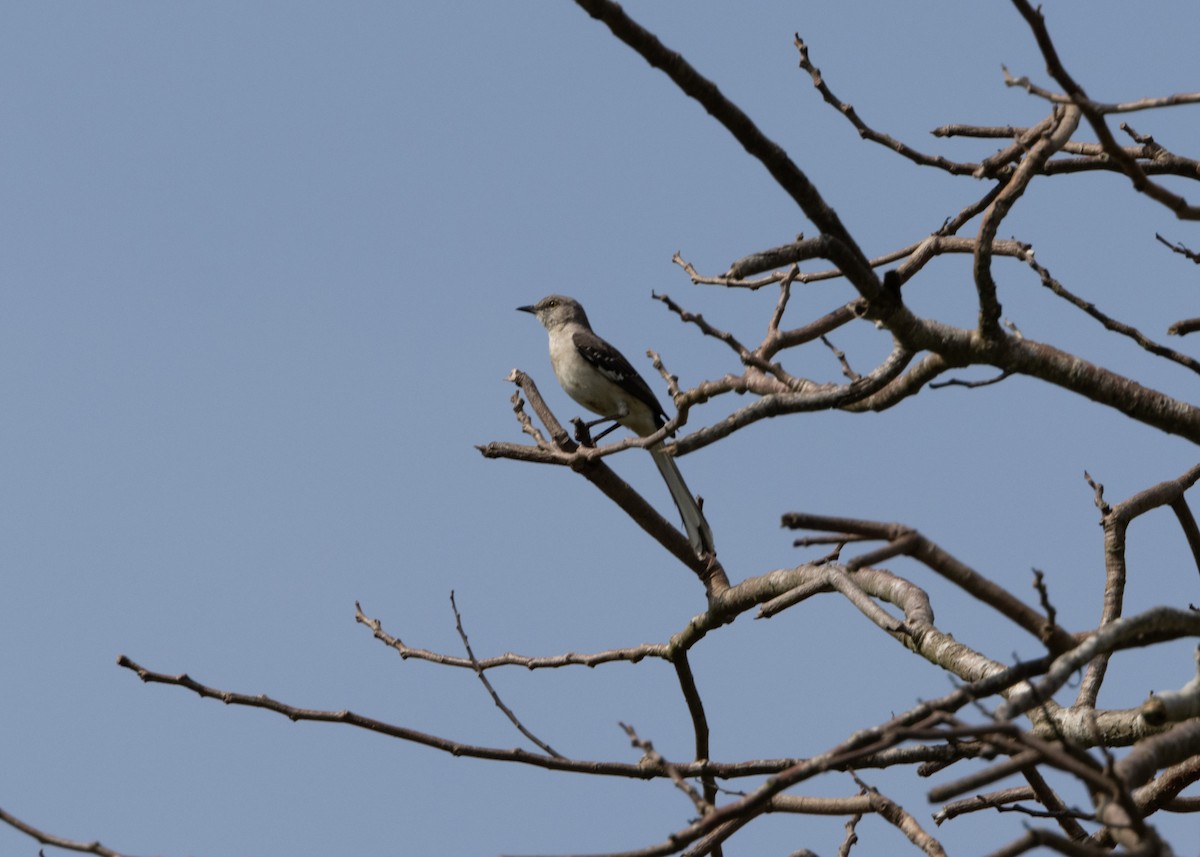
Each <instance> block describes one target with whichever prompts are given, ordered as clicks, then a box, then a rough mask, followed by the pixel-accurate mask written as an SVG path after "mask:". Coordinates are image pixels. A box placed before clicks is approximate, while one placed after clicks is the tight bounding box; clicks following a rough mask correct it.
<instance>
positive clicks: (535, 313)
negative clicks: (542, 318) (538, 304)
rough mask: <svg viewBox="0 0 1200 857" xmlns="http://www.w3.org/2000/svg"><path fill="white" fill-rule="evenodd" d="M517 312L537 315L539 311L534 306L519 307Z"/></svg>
mask: <svg viewBox="0 0 1200 857" xmlns="http://www.w3.org/2000/svg"><path fill="white" fill-rule="evenodd" d="M517 312H529V313H533V314H534V315H537V310H536V309H535V308H534V307H532V306H519V307H517Z"/></svg>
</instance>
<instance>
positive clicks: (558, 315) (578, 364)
mask: <svg viewBox="0 0 1200 857" xmlns="http://www.w3.org/2000/svg"><path fill="white" fill-rule="evenodd" d="M517 309H519V310H520V311H522V312H528V313H533V314H534V315H535V316H537V320H538V321H540V322H541V323H542V325H543V326H544V327H545V328H546V331H547V332H548V333H549V334H550V365H551V366H553V367H554V375H555V377H557V378H558V383H559V384H561V385H562V388H563V389H564V390H565V391H566V392H567V395H568V396H570V397H571V398H572V399H574V400H575V401H576V402H578V403H579V404H581V405H583V406H584V407H585V408H587V409H588V410H589V411H592V412H593V413H596V414H599V415H600V417H601V419H600V420H598V421H597V422H604V421H605V420H615V421H616V422H618V423H620V424H621V425H623V426H625V427H626V428H628V429H631V430H633V431H634V432H636V433H637V434H638V435H640V436H641V437H646V436H647V435H651V434H654V432H656V431H658V430H659V429H660V428H662V426H663V424H664V423H666V419H667V416H666V412H664V411H663V409H662V405H660V404H659V403H658V399H656V398H655V397H654V393H653V392H651V390H650V386H649V385H648V384H647V383H646V382H645V380H643V378H642V376H641V375H639V374H638V372H637V370H636V369H634V368H633V366H632V365H630V363H629V361H628V360H626V359H625V356H624V355H623V354H621V352H620V351H618V350H617V349H615V348H613V347H612V346H611V345H609V344H608V343H607V342H605V341H604V340H603V339H601V338H600V337H599V336H597V335H596V334H595V333H594V332H593V331H592V326H591V325H590V324H588V318H587V314H586V313H584V311H583V307H581V306H580V305H579V302H578V301H576V300H574V299H573V298H568V297H564V296H563V295H547V296H546V297H544V298H542V299H541V300H540V301H538V302H537V303H536V304H534V305H533V306H523V307H517ZM649 452H650V456H651V457H652V458H653V459H654V463H655V464H656V465H658V471H659V472H660V473H661V474H662V477H663V480H664V481H666V483H667V488H668V490H670V492H671V499H672V500H674V501H675V505H676V506H677V507H678V508H679V514H680V516H681V517H682V518H683V528H684V530H686V531H687V537H688V541H689V542H690V543H691V545H692V550H694V551H695V552H696V555H697V556H700V557H703V556H704V555H705V554H711V553H713V537H712V530H710V529H709V527H708V522H707V521H706V520H704V513H703V512H702V511H700V505H699V504H698V503H697V502H696V498H695V497H694V496H692V492H691V491H689V490H688V487H687V483H685V482H684V481H683V476H682V474H680V472H679V467H678V466H677V465H676V464H675V458H674V457H673V456H671V455H668V454H667V453H666V452H665V451H664V450H663V449H662V446H661V444H656V445H655V446H654V447H652V448H651V449H650V450H649Z"/></svg>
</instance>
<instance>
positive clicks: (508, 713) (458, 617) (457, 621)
mask: <svg viewBox="0 0 1200 857" xmlns="http://www.w3.org/2000/svg"><path fill="white" fill-rule="evenodd" d="M450 609H451V610H453V611H454V627H455V629H457V631H458V636H459V639H461V640H462V644H463V648H464V649H466V650H467V657H468V658H469V659H470V661H471V666H472V667H473V668H474V670H475V675H476V677H478V679H479V682H480V684H482V685H483V687H484V689H485V690H486V691H487V692H488V695H489V696H490V697H491V698H492V702H493V703H495V705H496V707H497V708H499V709H500V710H501V711H502V712H503V713H504V716H505V717H507V718H508V720H509V722H510V723H512V725H513V726H515V727H517V731H518V732H520V733H521V734H522V735H524V736H525V737H526V738H528V739H529V740H530V741H532V742H533V743H534V744H536V745H537V746H538V748H539V749H541V750H542V752H544V753H546V755H548V756H553V757H554V758H555V759H562V758H565V757H564V756H563V755H562V754H561V753H559V752H558V751H556V750H555V749H554V748H553V747H551V746H550V745H549V744H547V743H546V742H545V741H543V740H542V739H540V738H538V737H537V736H536V735H534V734H533V733H532V732H530V731H529V730H528V729H527V728H525V724H523V723H522V722H521V721H520V719H519V718H518V717H517V715H516V714H515V713H513V710H512V709H511V708H509V707H508V706H507V705H505V704H504V701H503V700H502V699H500V694H498V693H496V689H495V688H494V687H492V683H491V682H490V681H488V677H487V676H486V675H484V673H483V669H482V668H481V667H480V666H479V661H478V660H477V659H476V657H475V652H473V651H472V650H471V641H470V640H469V639H467V632H466V630H464V629H463V623H462V614H461V613H459V612H458V603H457V602H456V601H455V600H454V590H450Z"/></svg>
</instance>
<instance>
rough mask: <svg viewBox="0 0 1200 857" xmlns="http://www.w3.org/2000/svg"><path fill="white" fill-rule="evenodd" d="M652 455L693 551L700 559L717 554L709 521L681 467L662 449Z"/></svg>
mask: <svg viewBox="0 0 1200 857" xmlns="http://www.w3.org/2000/svg"><path fill="white" fill-rule="evenodd" d="M650 455H651V456H652V457H653V458H654V463H655V464H656V465H658V472H659V473H661V474H662V478H663V481H664V482H666V483H667V489H668V490H669V491H670V492H671V499H672V500H674V501H675V505H676V507H678V509H679V515H680V517H681V518H683V528H684V530H685V531H686V532H687V537H688V541H689V542H690V543H691V545H692V550H694V551H695V552H696V556H699V557H702V556H704V555H705V554H712V553H715V551H714V550H713V535H712V530H711V529H709V526H708V521H706V520H705V519H704V512H703V511H701V509H700V504H699V503H697V502H696V498H695V497H694V496H693V495H692V492H691V491H689V490H688V487H687V483H686V482H684V481H683V474H682V473H680V472H679V466H678V465H677V464H676V463H675V458H674V456H671V455H668V454H667V453H665V452H663V451H662V450H660V449H652V450H650Z"/></svg>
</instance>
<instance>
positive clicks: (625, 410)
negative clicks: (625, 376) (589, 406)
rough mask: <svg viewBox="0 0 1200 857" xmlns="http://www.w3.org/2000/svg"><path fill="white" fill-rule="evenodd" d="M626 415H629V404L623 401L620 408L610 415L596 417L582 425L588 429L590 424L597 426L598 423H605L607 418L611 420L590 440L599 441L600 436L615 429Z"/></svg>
mask: <svg viewBox="0 0 1200 857" xmlns="http://www.w3.org/2000/svg"><path fill="white" fill-rule="evenodd" d="M627 416H629V406H628V405H626V404H625V403H624V402H621V404H620V410H619V411H618V412H617V413H615V414H613V415H612V416H607V417H597V418H596V419H594V420H591V421H590V422H586V423H584V426H585V427H586V428H588V429H589V430H590V429H591V427H592V426H598V425H600V423H606V422H608V421H609V420H612V425H610V426H609V427H608V428H606V429H605V430H604V431H602V432H600V434H598V435H596V436H595V437H594V438H592V440H594V441H596V442H599V441H600V439H601V438H603V437H604V436H605V435H607V434H609V433H611V432H612V431H613V430H614V429H616V428H617V427H618V426H619V425H621V420H622V419H623V418H625V417H627Z"/></svg>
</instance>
